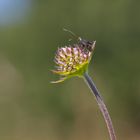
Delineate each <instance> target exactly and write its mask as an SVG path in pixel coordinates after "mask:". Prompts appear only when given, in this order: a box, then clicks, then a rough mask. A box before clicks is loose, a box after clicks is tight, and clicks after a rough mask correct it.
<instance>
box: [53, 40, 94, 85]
mask: <svg viewBox="0 0 140 140" xmlns="http://www.w3.org/2000/svg"><path fill="white" fill-rule="evenodd" d="M95 43H96V41H93V42H90V41H86V40H82V39H81V38H79V42H78V44H74V45H72V46H71V45H70V46H65V47H62V48H58V50H57V52H56V55H55V59H54V61H55V63H56V65H57V66H56V70H53V72H54V73H56V74H59V75H61V79H60V80H58V81H55V82H52V83H58V82H62V81H64V80H65V79H68V78H70V77H73V76H79V77H80V76H82V75H83V74H84V72H85V71H87V68H88V64H89V62H90V60H91V57H92V54H93V50H94V48H95Z"/></svg>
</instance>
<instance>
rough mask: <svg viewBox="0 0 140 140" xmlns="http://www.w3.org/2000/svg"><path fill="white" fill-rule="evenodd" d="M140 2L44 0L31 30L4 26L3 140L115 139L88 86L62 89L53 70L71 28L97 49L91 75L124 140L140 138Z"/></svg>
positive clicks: (35, 9) (0, 74)
mask: <svg viewBox="0 0 140 140" xmlns="http://www.w3.org/2000/svg"><path fill="white" fill-rule="evenodd" d="M139 6H140V1H133V0H117V1H112V0H106V1H104V0H60V1H56V0H36V1H33V5H32V9H31V11H30V13H28V15H27V17H26V18H25V19H24V20H25V21H24V22H23V23H17V24H13V25H11V26H0V139H1V140H93V139H95V140H107V139H109V137H108V132H107V130H106V126H105V122H104V120H103V117H102V115H101V113H100V111H99V109H98V106H97V104H96V101H95V99H94V97H93V96H92V94H91V92H90V90H89V89H88V87H87V86H86V85H85V83H84V81H83V80H82V79H78V78H72V79H70V80H67V81H65V82H64V83H60V84H50V81H52V80H57V79H58V77H57V76H55V75H53V74H52V73H51V72H50V70H51V69H53V68H54V62H53V58H54V55H55V51H56V49H57V47H60V46H64V45H67V44H70V43H73V42H76V40H75V39H73V41H72V42H69V41H68V40H69V39H70V38H71V35H70V34H69V33H66V32H63V31H62V28H67V29H70V30H72V31H73V32H75V33H76V34H78V35H79V36H81V37H82V38H85V39H88V40H96V41H97V45H96V49H95V53H94V56H93V60H92V62H91V64H90V68H89V73H90V75H91V77H92V78H93V79H94V81H95V83H96V85H97V87H98V89H99V90H100V92H101V94H102V96H103V98H104V100H105V103H106V104H107V107H108V109H109V112H110V115H111V117H112V121H113V124H114V128H115V130H116V135H117V137H118V140H139V139H140V7H139Z"/></svg>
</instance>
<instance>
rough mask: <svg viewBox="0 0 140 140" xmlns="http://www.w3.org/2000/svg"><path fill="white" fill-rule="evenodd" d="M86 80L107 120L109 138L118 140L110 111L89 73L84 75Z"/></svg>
mask: <svg viewBox="0 0 140 140" xmlns="http://www.w3.org/2000/svg"><path fill="white" fill-rule="evenodd" d="M84 80H85V82H86V83H87V85H88V86H89V88H90V89H91V91H92V93H93V95H94V96H95V98H96V101H97V103H98V106H99V108H100V111H101V112H102V115H103V117H104V119H105V122H106V125H107V128H108V132H109V136H110V140H116V135H115V131H114V128H113V125H112V121H111V118H110V115H109V113H108V110H107V108H106V105H105V103H104V101H103V99H102V97H101V95H100V93H99V91H98V89H97V88H96V86H95V84H94V82H93V80H92V79H91V77H90V76H89V75H88V73H87V72H86V73H84Z"/></svg>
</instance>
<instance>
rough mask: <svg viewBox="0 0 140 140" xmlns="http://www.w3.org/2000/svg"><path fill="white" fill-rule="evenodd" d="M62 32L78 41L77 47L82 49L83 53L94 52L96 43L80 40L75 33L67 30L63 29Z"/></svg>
mask: <svg viewBox="0 0 140 140" xmlns="http://www.w3.org/2000/svg"><path fill="white" fill-rule="evenodd" d="M63 30H64V31H66V32H69V33H70V34H72V35H73V36H74V37H76V38H77V39H78V45H79V46H80V47H81V48H82V49H83V51H85V52H92V51H93V50H94V48H95V43H96V41H87V40H85V39H82V38H81V37H78V36H77V35H76V34H75V33H73V32H72V31H70V30H67V29H65V28H63Z"/></svg>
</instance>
